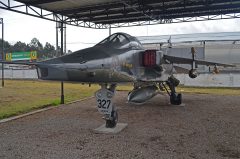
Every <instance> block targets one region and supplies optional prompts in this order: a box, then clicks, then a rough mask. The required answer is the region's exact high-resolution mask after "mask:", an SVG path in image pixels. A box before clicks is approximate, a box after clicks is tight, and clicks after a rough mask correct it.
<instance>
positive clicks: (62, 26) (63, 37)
mask: <svg viewBox="0 0 240 159" xmlns="http://www.w3.org/2000/svg"><path fill="white" fill-rule="evenodd" d="M63 18H64V17H63V16H62V20H61V22H56V50H57V56H63V55H64V52H65V53H66V24H64V23H63ZM59 31H60V55H59V47H58V38H59V37H58V32H59ZM60 103H61V104H64V82H63V81H61V98H60Z"/></svg>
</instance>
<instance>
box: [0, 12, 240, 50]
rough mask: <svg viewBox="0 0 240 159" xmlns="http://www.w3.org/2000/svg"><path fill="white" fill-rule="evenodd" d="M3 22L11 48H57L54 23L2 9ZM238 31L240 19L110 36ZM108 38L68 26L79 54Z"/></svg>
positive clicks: (104, 33) (71, 42)
mask: <svg viewBox="0 0 240 159" xmlns="http://www.w3.org/2000/svg"><path fill="white" fill-rule="evenodd" d="M0 18H3V19H4V39H5V40H6V41H9V42H10V43H11V44H14V43H16V42H17V41H22V42H25V43H30V41H31V39H32V38H34V37H36V38H37V39H39V41H40V42H41V43H42V44H43V45H45V43H46V42H49V43H51V44H52V45H54V46H55V45H56V44H55V43H56V23H55V22H51V21H47V20H44V19H40V18H36V17H31V16H27V15H23V14H19V13H14V12H11V11H7V10H3V9H0ZM235 31H240V19H228V20H213V21H202V22H187V23H175V24H160V25H151V26H139V27H127V28H117V29H112V31H111V32H112V33H115V32H125V33H128V34H130V35H132V36H148V35H149V36H150V35H173V34H191V33H207V32H235ZM0 35H1V29H0ZM108 35H109V30H108V29H89V28H81V27H75V26H70V25H67V50H71V51H76V50H79V49H83V48H86V47H90V46H93V45H94V44H96V43H98V42H99V41H101V40H102V39H104V38H106V37H107V36H108Z"/></svg>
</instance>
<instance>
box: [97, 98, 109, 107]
mask: <svg viewBox="0 0 240 159" xmlns="http://www.w3.org/2000/svg"><path fill="white" fill-rule="evenodd" d="M97 102H98V108H103V109H108V108H109V106H110V104H111V100H105V99H102V100H101V99H98V100H97Z"/></svg>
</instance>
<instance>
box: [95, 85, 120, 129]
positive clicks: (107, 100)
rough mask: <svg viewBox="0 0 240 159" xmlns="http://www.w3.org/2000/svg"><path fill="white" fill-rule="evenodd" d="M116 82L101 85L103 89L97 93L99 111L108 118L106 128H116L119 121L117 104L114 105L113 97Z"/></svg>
mask: <svg viewBox="0 0 240 159" xmlns="http://www.w3.org/2000/svg"><path fill="white" fill-rule="evenodd" d="M115 88H116V84H111V85H110V86H109V87H108V85H107V84H104V85H101V89H100V90H98V91H97V92H96V93H95V97H96V100H97V108H98V111H99V112H100V113H101V114H103V115H104V117H103V118H104V119H105V120H106V128H114V127H115V126H116V125H117V122H118V113H117V109H116V106H115V105H113V101H112V99H113V97H114V95H115Z"/></svg>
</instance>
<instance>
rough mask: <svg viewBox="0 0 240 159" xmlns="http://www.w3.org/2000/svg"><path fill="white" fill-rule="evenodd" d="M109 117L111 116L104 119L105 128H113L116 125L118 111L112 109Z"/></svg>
mask: <svg viewBox="0 0 240 159" xmlns="http://www.w3.org/2000/svg"><path fill="white" fill-rule="evenodd" d="M111 117H112V119H111V120H106V128H114V127H116V125H117V122H118V112H117V111H116V110H115V111H112V113H111Z"/></svg>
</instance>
